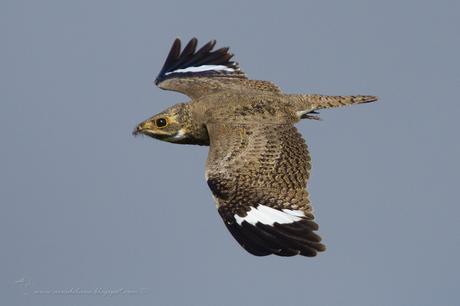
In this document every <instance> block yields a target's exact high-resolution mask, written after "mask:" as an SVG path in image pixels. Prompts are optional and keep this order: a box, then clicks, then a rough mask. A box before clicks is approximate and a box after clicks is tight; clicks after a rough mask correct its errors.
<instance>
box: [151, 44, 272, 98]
mask: <svg viewBox="0 0 460 306" xmlns="http://www.w3.org/2000/svg"><path fill="white" fill-rule="evenodd" d="M197 44H198V40H197V39H196V38H192V39H191V40H190V41H189V42H188V44H187V45H186V46H185V48H184V49H183V50H182V51H181V41H180V39H178V38H177V39H176V40H175V41H174V43H173V45H172V47H171V50H170V51H169V54H168V56H167V58H166V61H165V63H164V65H163V68H162V69H161V71H160V73H159V74H158V76H157V78H156V79H155V84H156V85H158V86H159V87H160V88H162V89H166V90H174V91H178V92H181V93H183V94H186V95H187V96H189V97H191V98H192V99H196V98H199V97H201V96H203V95H205V94H209V93H211V92H214V91H218V90H223V89H232V88H233V89H241V88H243V89H244V88H248V89H256V90H268V91H272V92H280V89H279V88H278V86H276V85H274V84H273V83H271V82H268V81H256V80H248V79H247V77H246V75H245V74H244V72H242V71H241V69H240V67H239V65H238V63H236V62H234V61H231V60H230V59H231V58H232V57H233V54H231V53H229V52H228V50H229V48H227V47H225V48H220V49H217V50H213V48H214V46H215V44H216V41H215V40H211V41H210V42H208V43H207V44H205V45H204V46H203V47H201V48H200V49H199V50H196V47H197Z"/></svg>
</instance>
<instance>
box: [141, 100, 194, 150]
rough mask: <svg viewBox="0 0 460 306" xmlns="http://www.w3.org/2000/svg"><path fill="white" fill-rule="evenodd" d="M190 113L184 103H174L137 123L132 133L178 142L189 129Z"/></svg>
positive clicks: (184, 136)
mask: <svg viewBox="0 0 460 306" xmlns="http://www.w3.org/2000/svg"><path fill="white" fill-rule="evenodd" d="M189 122H190V115H189V111H188V108H187V107H186V104H183V103H181V104H176V105H174V106H171V107H170V108H167V109H166V110H165V111H163V112H161V113H159V114H156V115H154V116H152V117H150V118H149V119H147V120H145V121H143V122H141V123H139V124H138V125H137V126H136V128H135V129H134V131H133V135H135V136H137V135H139V134H142V135H147V136H150V137H153V138H157V139H159V140H163V141H168V142H178V143H180V142H181V141H182V140H183V139H184V138H186V136H187V133H188V130H189Z"/></svg>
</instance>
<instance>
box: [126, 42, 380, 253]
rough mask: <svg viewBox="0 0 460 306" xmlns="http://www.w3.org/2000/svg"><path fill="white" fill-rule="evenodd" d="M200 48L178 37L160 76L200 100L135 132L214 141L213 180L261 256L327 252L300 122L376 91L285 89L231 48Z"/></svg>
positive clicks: (229, 222)
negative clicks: (240, 60)
mask: <svg viewBox="0 0 460 306" xmlns="http://www.w3.org/2000/svg"><path fill="white" fill-rule="evenodd" d="M214 45H215V41H210V42H209V43H207V44H206V45H204V46H203V47H202V48H200V49H199V50H198V51H197V50H196V46H197V40H196V39H195V38H194V39H192V40H191V41H190V42H189V43H188V44H187V46H186V47H185V48H184V50H183V51H182V52H181V47H180V40H178V39H176V40H175V42H174V44H173V46H172V48H171V51H170V53H169V55H168V57H167V59H166V62H165V64H164V66H163V68H162V70H161V72H160V74H159V75H158V77H157V79H156V80H155V83H156V84H157V85H158V86H159V87H160V88H163V89H167V90H174V91H178V92H181V93H184V94H186V95H187V96H189V97H190V98H192V100H191V101H190V102H188V103H182V104H177V105H174V106H172V107H170V108H168V109H167V110H165V111H164V112H162V113H160V114H157V115H155V116H153V117H151V118H149V119H148V120H146V121H144V122H142V123H141V124H139V125H138V126H137V127H136V129H135V131H134V134H145V135H148V136H151V137H154V138H157V139H160V140H164V141H168V142H173V143H181V144H198V145H209V146H210V149H209V155H208V160H207V163H206V179H207V182H208V185H209V187H210V189H211V191H212V193H213V196H214V198H215V201H216V204H217V208H218V211H219V214H220V215H221V217H222V219H223V220H224V223H225V225H226V226H227V228H228V229H229V230H230V232H231V233H232V235H233V236H234V237H235V239H236V240H237V241H238V242H239V243H240V244H241V245H242V246H243V247H244V248H245V249H246V250H247V251H248V252H250V253H252V254H254V255H258V256H264V255H269V254H276V255H280V256H292V255H298V254H300V255H304V256H315V255H316V254H317V252H319V251H324V250H325V247H324V245H323V244H321V242H320V241H321V238H320V237H319V236H318V235H317V234H316V233H314V232H315V231H316V230H317V229H318V225H317V224H316V223H315V222H314V221H313V219H314V217H313V210H312V206H311V203H310V200H309V197H308V192H307V190H306V185H307V180H308V178H309V173H310V169H311V159H310V155H309V153H308V150H307V146H306V144H305V142H304V140H303V138H302V137H301V135H300V134H299V133H298V131H297V129H296V128H295V127H294V124H295V123H296V122H298V121H299V120H300V119H303V118H309V119H317V116H316V114H317V113H316V112H315V111H316V110H319V109H324V108H333V107H339V106H344V105H351V104H358V103H367V102H372V101H376V100H377V98H376V97H374V96H323V95H292V94H284V93H283V92H282V91H281V90H280V89H279V87H277V86H276V85H274V84H273V83H271V82H267V81H258V80H249V79H247V77H246V76H245V74H244V73H243V72H242V71H241V70H240V68H239V66H238V64H237V63H235V62H233V61H230V59H231V58H232V56H233V55H232V54H230V53H228V48H221V49H218V50H216V51H213V48H214Z"/></svg>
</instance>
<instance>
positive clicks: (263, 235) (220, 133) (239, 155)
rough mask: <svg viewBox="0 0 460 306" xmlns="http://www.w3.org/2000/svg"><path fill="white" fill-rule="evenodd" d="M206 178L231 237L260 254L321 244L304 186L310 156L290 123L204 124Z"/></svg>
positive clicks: (309, 249)
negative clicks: (205, 134)
mask: <svg viewBox="0 0 460 306" xmlns="http://www.w3.org/2000/svg"><path fill="white" fill-rule="evenodd" d="M207 128H208V133H209V138H210V150H209V156H208V160H207V164H206V179H207V182H208V185H209V187H210V189H211V191H212V193H213V195H214V198H215V200H216V203H217V207H218V210H219V214H220V215H221V217H222V218H223V220H224V222H225V225H226V226H227V228H228V229H229V230H230V232H231V233H232V235H233V237H234V238H235V239H236V240H237V241H238V242H239V243H240V244H241V245H242V246H243V247H244V248H245V249H246V250H247V251H248V252H250V253H252V254H254V255H258V256H264V255H269V254H276V255H281V256H292V255H297V254H300V255H304V256H315V255H316V253H317V252H318V251H323V250H324V249H325V247H324V245H323V244H321V243H320V241H321V238H320V237H319V236H318V235H317V234H315V233H314V231H316V230H317V229H318V226H317V224H316V223H315V222H314V221H313V213H312V207H311V204H310V200H309V198H308V192H307V190H306V184H307V179H308V177H309V171H310V156H309V153H308V150H307V146H306V144H305V142H304V140H303V138H302V136H301V135H300V134H299V133H298V132H297V130H296V128H295V127H294V126H293V125H291V124H250V125H249V124H248V125H247V124H236V123H233V124H224V123H210V124H208V125H207Z"/></svg>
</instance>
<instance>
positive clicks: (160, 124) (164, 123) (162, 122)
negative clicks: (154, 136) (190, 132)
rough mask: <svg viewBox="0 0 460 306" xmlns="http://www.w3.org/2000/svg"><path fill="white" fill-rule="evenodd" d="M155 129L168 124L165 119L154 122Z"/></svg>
mask: <svg viewBox="0 0 460 306" xmlns="http://www.w3.org/2000/svg"><path fill="white" fill-rule="evenodd" d="M155 123H156V125H157V127H165V126H166V125H167V124H168V121H167V120H166V119H165V118H159V119H157V120H156V121H155Z"/></svg>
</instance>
